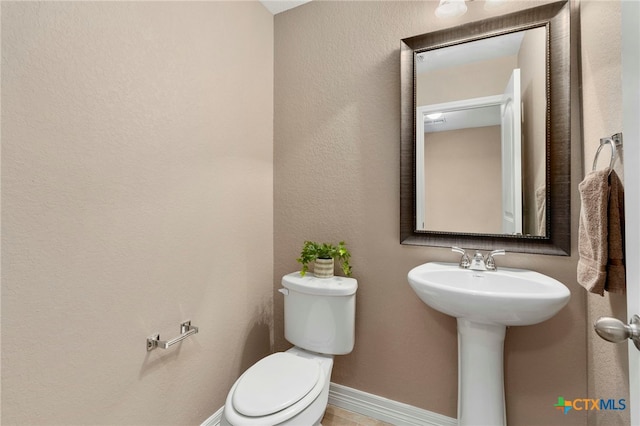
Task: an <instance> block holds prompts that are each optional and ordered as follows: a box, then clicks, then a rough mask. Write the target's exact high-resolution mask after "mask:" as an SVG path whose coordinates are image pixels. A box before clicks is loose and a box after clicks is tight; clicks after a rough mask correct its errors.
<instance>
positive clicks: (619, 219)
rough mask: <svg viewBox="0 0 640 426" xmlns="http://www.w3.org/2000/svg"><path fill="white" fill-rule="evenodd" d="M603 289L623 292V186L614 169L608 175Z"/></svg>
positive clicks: (624, 286)
mask: <svg viewBox="0 0 640 426" xmlns="http://www.w3.org/2000/svg"><path fill="white" fill-rule="evenodd" d="M608 258H609V259H608V261H607V280H606V281H605V284H604V289H605V290H607V291H608V292H610V293H618V294H625V293H626V291H627V281H626V274H625V255H624V187H623V185H622V182H621V181H620V178H619V177H618V175H617V174H616V172H615V171H614V170H612V171H611V174H610V175H609V256H608Z"/></svg>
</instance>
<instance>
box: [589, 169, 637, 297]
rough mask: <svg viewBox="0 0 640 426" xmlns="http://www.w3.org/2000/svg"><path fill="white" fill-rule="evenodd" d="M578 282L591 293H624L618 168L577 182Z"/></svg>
mask: <svg viewBox="0 0 640 426" xmlns="http://www.w3.org/2000/svg"><path fill="white" fill-rule="evenodd" d="M578 190H579V192H580V200H581V203H582V206H581V209H580V222H579V225H578V255H579V259H578V283H580V284H581V285H582V286H583V287H584V288H586V289H587V290H588V291H590V292H592V293H596V294H599V295H601V296H604V291H605V290H607V291H609V292H612V293H624V292H625V289H626V283H625V273H624V241H623V237H624V201H623V197H624V194H623V187H622V183H621V182H620V178H618V175H617V174H616V172H615V171H613V170H610V169H609V168H606V169H604V170H596V171H594V172H591V173H589V174H588V175H587V176H586V177H585V178H584V180H583V181H582V182H581V183H580V185H578Z"/></svg>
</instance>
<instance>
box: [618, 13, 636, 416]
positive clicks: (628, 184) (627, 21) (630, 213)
mask: <svg viewBox="0 0 640 426" xmlns="http://www.w3.org/2000/svg"><path fill="white" fill-rule="evenodd" d="M638 22H640V2H639V1H623V2H622V102H623V114H624V115H623V120H622V133H623V138H624V139H623V144H624V145H623V150H624V183H625V209H626V210H625V219H626V220H625V225H626V235H625V240H626V257H627V262H626V268H627V269H626V270H627V313H628V316H629V317H632V316H633V315H640V261H639V259H640V124H638V122H639V120H638V117H640V99H639V98H640V53H639V52H640V26H638ZM628 345H629V388H630V389H629V391H630V395H629V399H630V401H629V407H630V410H631V412H630V413H631V424H632V425H633V426H640V350H638V349H637V348H636V347H635V345H634V344H633V343H632V342H631V340H629V342H628Z"/></svg>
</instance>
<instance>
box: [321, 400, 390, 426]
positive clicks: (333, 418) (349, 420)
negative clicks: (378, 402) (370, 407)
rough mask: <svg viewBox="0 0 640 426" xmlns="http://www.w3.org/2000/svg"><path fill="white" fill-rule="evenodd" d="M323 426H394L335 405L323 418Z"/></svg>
mask: <svg viewBox="0 0 640 426" xmlns="http://www.w3.org/2000/svg"><path fill="white" fill-rule="evenodd" d="M322 426H393V425H392V424H391V423H385V422H382V421H380V420H375V419H370V418H369V417H365V416H363V415H362V414H358V413H353V412H351V411H347V410H344V409H342V408H338V407H335V406H333V405H329V406H327V411H325V413H324V417H323V418H322Z"/></svg>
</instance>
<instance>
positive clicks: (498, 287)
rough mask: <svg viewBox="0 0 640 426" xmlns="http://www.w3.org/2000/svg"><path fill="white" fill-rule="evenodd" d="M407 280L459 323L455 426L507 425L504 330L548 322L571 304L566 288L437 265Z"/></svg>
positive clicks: (507, 271)
mask: <svg viewBox="0 0 640 426" xmlns="http://www.w3.org/2000/svg"><path fill="white" fill-rule="evenodd" d="M408 280H409V284H410V285H411V287H412V288H413V290H414V291H415V292H416V294H417V295H418V297H419V298H420V299H421V300H422V301H423V302H424V303H426V304H427V305H429V306H431V307H432V308H433V309H436V310H437V311H440V312H442V313H445V314H448V315H451V316H453V317H456V318H457V320H458V424H459V425H460V426H472V425H477V426H486V425H491V426H500V425H506V415H505V405H504V373H503V352H504V337H505V331H506V327H507V326H514V325H531V324H537V323H539V322H542V321H545V320H547V319H549V318H551V317H552V316H554V315H555V314H556V313H558V311H560V309H562V308H563V307H564V306H565V305H566V304H567V302H568V301H569V297H570V293H569V289H568V288H567V287H566V286H565V285H564V284H562V283H560V282H559V281H556V280H554V279H553V278H551V277H548V276H546V275H543V274H540V273H538V272H534V271H527V270H524V269H513V268H499V269H498V270H496V271H475V270H470V269H463V268H460V267H459V266H458V265H457V264H453V263H439V262H430V263H425V264H423V265H420V266H417V267H415V268H413V269H412V270H411V271H409V275H408Z"/></svg>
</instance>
